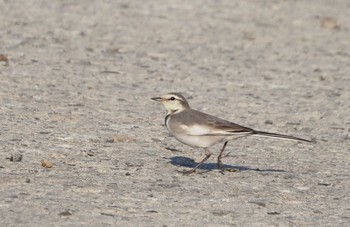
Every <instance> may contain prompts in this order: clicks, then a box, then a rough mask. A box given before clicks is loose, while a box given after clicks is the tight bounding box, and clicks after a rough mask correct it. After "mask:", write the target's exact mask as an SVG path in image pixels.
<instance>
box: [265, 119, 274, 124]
mask: <svg viewBox="0 0 350 227" xmlns="http://www.w3.org/2000/svg"><path fill="white" fill-rule="evenodd" d="M265 124H267V125H273V121H271V120H266V121H265Z"/></svg>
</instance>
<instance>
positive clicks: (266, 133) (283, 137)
mask: <svg viewBox="0 0 350 227" xmlns="http://www.w3.org/2000/svg"><path fill="white" fill-rule="evenodd" d="M252 135H257V136H266V137H275V138H281V139H288V140H297V141H303V142H308V143H312V142H314V141H311V140H306V139H302V138H298V137H294V136H288V135H283V134H278V133H271V132H264V131H254V133H252Z"/></svg>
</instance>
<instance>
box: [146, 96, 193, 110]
mask: <svg viewBox="0 0 350 227" xmlns="http://www.w3.org/2000/svg"><path fill="white" fill-rule="evenodd" d="M151 99H152V100H154V101H157V102H161V103H163V105H164V106H165V109H166V110H167V111H168V114H171V113H176V112H181V111H183V110H184V109H187V108H190V106H189V104H188V102H187V100H186V99H185V97H184V96H183V95H181V94H179V93H169V94H166V95H162V96H159V97H154V98H151Z"/></svg>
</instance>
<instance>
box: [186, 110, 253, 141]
mask: <svg viewBox="0 0 350 227" xmlns="http://www.w3.org/2000/svg"><path fill="white" fill-rule="evenodd" d="M198 113H200V115H201V120H200V121H194V122H192V124H186V125H181V126H180V127H181V128H182V129H183V130H184V131H186V134H188V135H193V136H194V135H195V136H220V135H221V136H230V135H239V134H240V135H244V134H251V133H254V132H255V131H254V130H253V129H251V128H247V127H244V126H241V125H238V124H235V123H232V122H229V121H226V120H223V119H220V118H217V117H215V116H212V115H208V114H204V113H201V112H197V114H198Z"/></svg>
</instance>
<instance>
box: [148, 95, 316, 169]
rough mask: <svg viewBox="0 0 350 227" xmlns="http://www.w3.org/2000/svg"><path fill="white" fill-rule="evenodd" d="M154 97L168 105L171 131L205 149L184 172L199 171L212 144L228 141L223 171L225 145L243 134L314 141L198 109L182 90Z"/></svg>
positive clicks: (192, 144)
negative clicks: (227, 119)
mask: <svg viewBox="0 0 350 227" xmlns="http://www.w3.org/2000/svg"><path fill="white" fill-rule="evenodd" d="M151 99H152V100H155V101H158V102H161V103H163V105H164V106H165V108H166V110H167V115H166V117H165V126H166V127H167V129H168V130H169V132H170V134H171V135H173V136H174V137H175V138H176V139H177V140H179V141H180V142H182V143H184V144H187V145H189V146H192V147H201V148H203V149H204V151H205V158H204V159H203V160H202V161H201V162H200V163H198V164H197V165H196V166H195V167H194V168H193V169H191V170H189V171H184V173H193V172H195V170H196V169H197V168H198V167H199V166H200V165H201V164H202V163H204V162H205V161H206V160H207V159H208V158H209V157H210V156H211V152H210V151H209V149H208V148H209V147H211V146H213V145H215V144H217V143H220V142H224V146H223V147H222V148H221V150H220V154H219V156H218V158H217V165H218V167H219V169H220V170H221V172H222V173H223V171H224V166H223V164H222V161H221V159H222V158H223V153H224V150H225V147H226V145H227V143H228V141H230V140H233V139H237V138H240V137H246V136H265V137H276V138H282V139H289V140H296V141H303V142H312V141H310V140H306V139H301V138H297V137H294V136H288V135H283V134H277V133H270V132H264V131H257V130H254V129H251V128H247V127H244V126H241V125H238V124H235V123H232V122H229V121H226V120H223V119H220V118H217V117H215V116H212V115H209V114H206V113H203V112H200V111H197V110H194V109H192V108H191V107H190V105H189V104H188V102H187V100H186V99H185V97H184V96H183V95H181V94H179V93H169V94H166V95H163V96H160V97H154V98H151ZM227 155H228V154H227ZM227 155H225V156H224V157H226V156H227Z"/></svg>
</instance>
